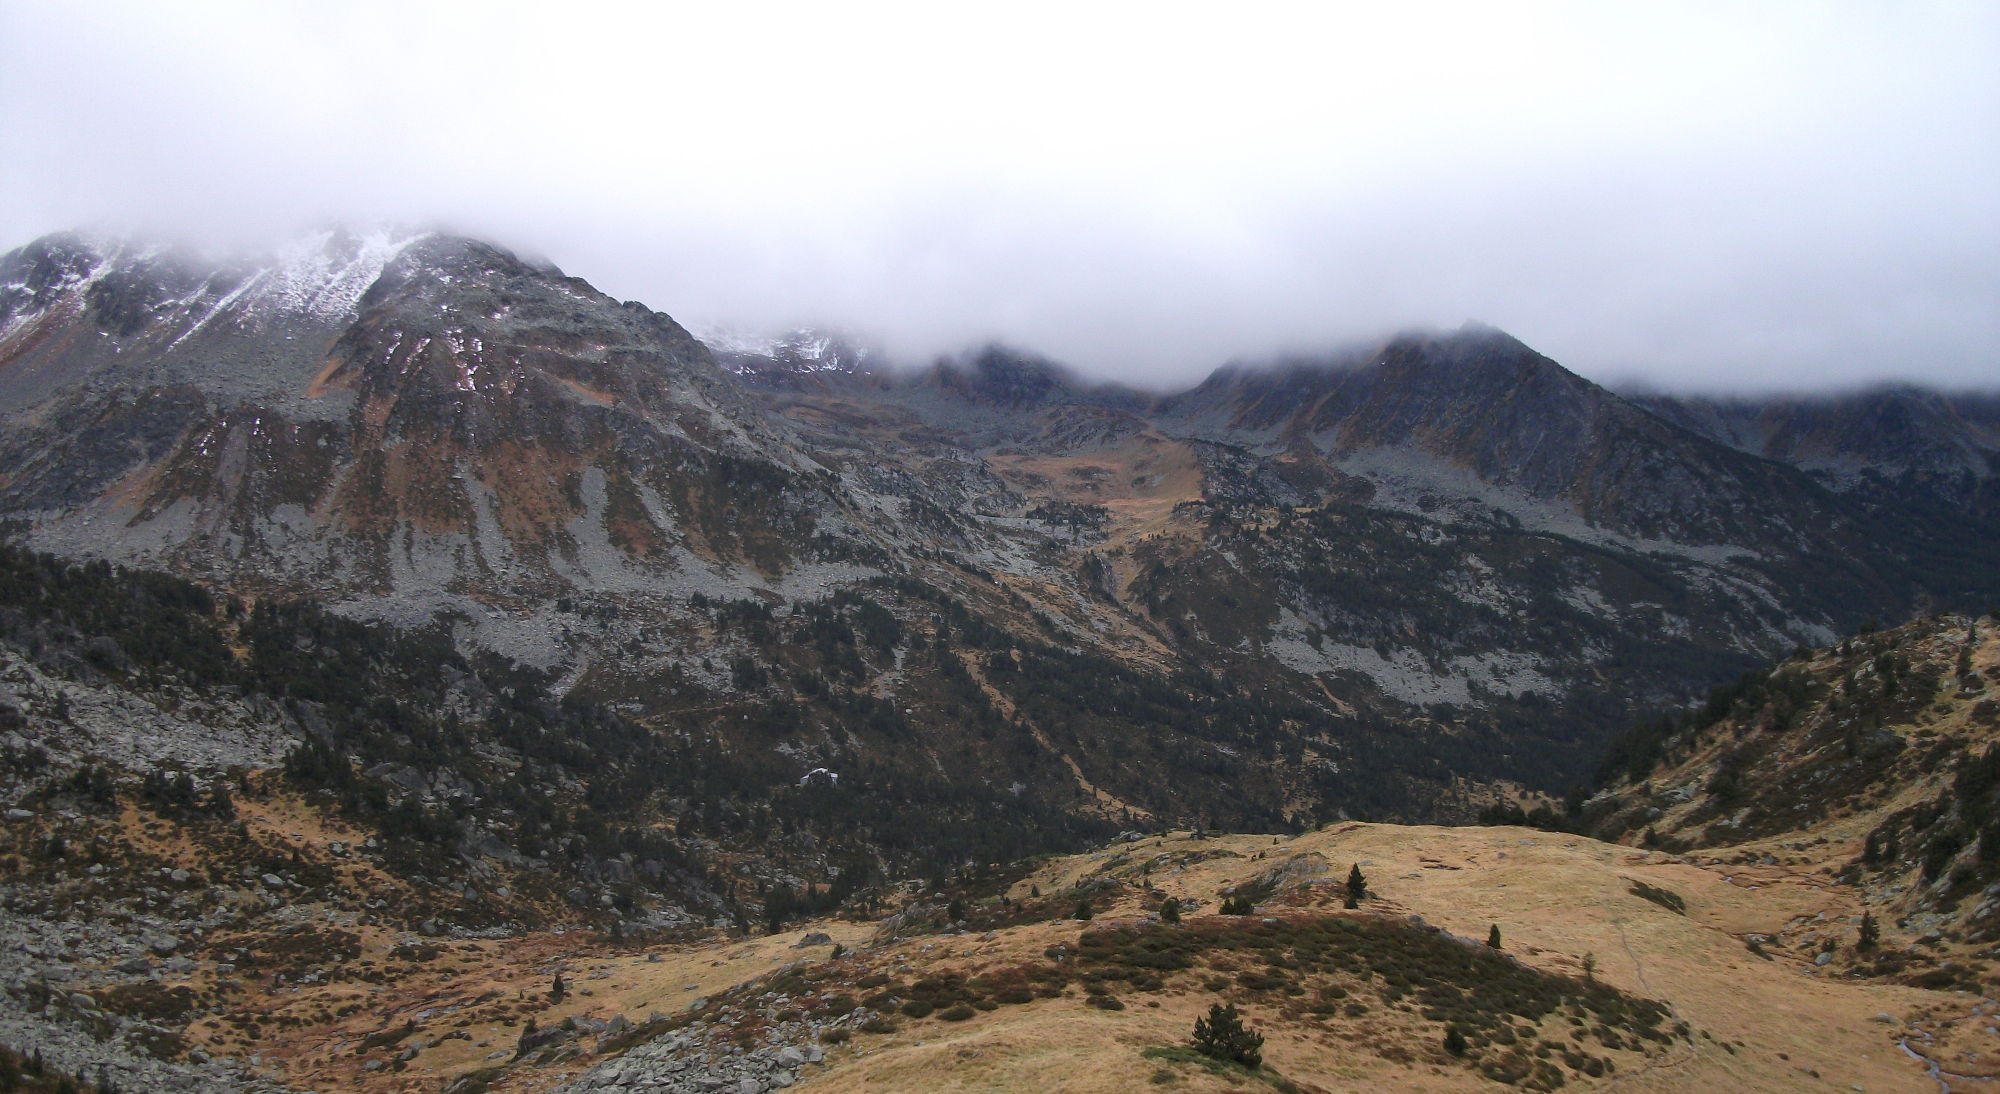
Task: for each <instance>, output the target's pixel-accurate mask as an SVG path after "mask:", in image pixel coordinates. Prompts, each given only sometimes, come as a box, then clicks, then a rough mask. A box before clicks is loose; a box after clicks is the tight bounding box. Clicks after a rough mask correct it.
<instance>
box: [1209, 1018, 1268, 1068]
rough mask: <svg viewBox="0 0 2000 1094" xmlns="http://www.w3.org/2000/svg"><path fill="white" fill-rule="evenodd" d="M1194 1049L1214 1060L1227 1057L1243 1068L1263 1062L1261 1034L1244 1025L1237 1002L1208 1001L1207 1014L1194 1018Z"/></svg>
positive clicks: (1262, 1036) (1262, 1037)
mask: <svg viewBox="0 0 2000 1094" xmlns="http://www.w3.org/2000/svg"><path fill="white" fill-rule="evenodd" d="M1192 1044H1193V1047H1194V1050H1195V1051H1196V1052H1199V1053H1201V1054H1202V1055H1203V1056H1208V1057H1212V1058H1214V1059H1217V1060H1229V1061H1233V1062H1235V1063H1239V1064H1242V1065H1243V1066H1244V1067H1257V1066H1258V1065H1260V1064H1262V1063H1263V1062H1264V1051H1263V1050H1264V1035H1263V1034H1261V1033H1253V1032H1251V1031H1250V1030H1248V1029H1245V1028H1243V1019H1242V1017H1241V1016H1240V1015H1238V1014H1237V1013H1236V1004H1234V1003H1230V1004H1228V1005H1224V1004H1221V1003H1214V1004H1211V1005H1210V1006H1209V1008H1208V1017H1206V1018H1197V1019H1195V1020H1194V1040H1193V1042H1192Z"/></svg>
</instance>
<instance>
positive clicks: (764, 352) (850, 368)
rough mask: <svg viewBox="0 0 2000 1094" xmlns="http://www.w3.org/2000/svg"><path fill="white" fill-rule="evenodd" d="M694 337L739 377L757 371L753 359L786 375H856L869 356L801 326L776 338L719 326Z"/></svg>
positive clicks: (849, 344)
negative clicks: (781, 369)
mask: <svg viewBox="0 0 2000 1094" xmlns="http://www.w3.org/2000/svg"><path fill="white" fill-rule="evenodd" d="M694 335H695V337H696V338H697V339H699V340H700V341H701V343H702V344H703V345H706V346H707V347H708V349H709V352H710V353H712V354H714V355H715V356H716V357H717V358H718V361H719V363H720V364H721V365H722V367H723V368H725V369H728V370H729V371H730V372H733V373H736V374H737V375H739V376H742V375H748V374H750V373H754V372H758V371H760V370H761V369H762V368H763V367H764V366H762V365H760V364H759V363H758V361H757V360H756V359H763V360H767V361H772V362H776V363H778V364H780V365H782V366H784V368H785V370H786V371H790V372H856V371H859V370H860V369H861V367H862V366H863V365H865V364H866V363H867V361H868V359H869V357H870V354H869V352H868V351H867V350H866V349H863V348H862V347H860V346H857V345H855V344H854V343H853V342H851V341H849V340H847V339H845V338H842V337H840V336H839V335H835V334H828V333H826V332H824V331H817V330H812V329H809V328H803V327H802V328H799V329H797V330H793V331H788V332H786V333H784V334H780V335H776V336H773V335H767V334H749V333H746V332H744V331H740V330H732V329H729V328H721V327H716V328H707V329H704V330H699V331H696V332H694Z"/></svg>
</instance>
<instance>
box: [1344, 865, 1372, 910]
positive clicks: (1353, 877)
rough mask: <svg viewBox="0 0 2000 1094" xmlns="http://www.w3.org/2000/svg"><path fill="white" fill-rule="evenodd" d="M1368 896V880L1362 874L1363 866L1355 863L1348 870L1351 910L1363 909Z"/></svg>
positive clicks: (1348, 897)
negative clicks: (1362, 905) (1362, 904)
mask: <svg viewBox="0 0 2000 1094" xmlns="http://www.w3.org/2000/svg"><path fill="white" fill-rule="evenodd" d="M1367 896H1368V879H1367V878H1366V877H1364V876H1363V875H1362V873H1361V864H1360V863H1358V862H1357V863H1355V864H1354V865H1353V866H1351V867H1349V868H1348V870H1347V902H1346V906H1347V907H1349V908H1359V907H1361V902H1362V901H1363V900H1365V899H1366V898H1367Z"/></svg>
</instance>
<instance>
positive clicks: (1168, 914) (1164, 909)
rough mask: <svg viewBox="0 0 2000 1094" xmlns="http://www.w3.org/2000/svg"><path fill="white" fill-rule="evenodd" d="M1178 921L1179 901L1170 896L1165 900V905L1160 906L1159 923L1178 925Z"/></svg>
mask: <svg viewBox="0 0 2000 1094" xmlns="http://www.w3.org/2000/svg"><path fill="white" fill-rule="evenodd" d="M1180 921H1181V899H1180V898H1179V897H1176V896H1170V897H1168V898H1167V900H1166V903H1164V904H1162V905H1160V922H1162V923H1179V922H1180Z"/></svg>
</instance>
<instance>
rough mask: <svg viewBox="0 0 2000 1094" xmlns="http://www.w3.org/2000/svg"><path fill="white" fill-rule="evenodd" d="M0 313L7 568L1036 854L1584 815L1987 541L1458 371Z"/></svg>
mask: <svg viewBox="0 0 2000 1094" xmlns="http://www.w3.org/2000/svg"><path fill="white" fill-rule="evenodd" d="M0 286H4V287H0V331H4V333H0V407H5V408H6V410H5V413H6V417H5V420H4V425H0V455H4V462H0V468H4V470H0V507H4V510H5V513H6V515H7V516H8V517H10V518H11V519H12V520H14V521H15V522H16V523H17V526H18V527H19V528H20V529H21V530H22V532H23V534H24V536H25V538H26V541H27V543H28V544H29V545H31V546H33V547H36V548H39V549H43V550H50V551H55V552H57V553H59V554H62V555H66V556H69V557H83V558H101V559H106V560H110V561H114V562H117V563H120V564H123V565H128V566H136V567H141V568H148V569H162V570H168V571H172V572H175V573H179V574H182V575H185V576H187V577H190V578H194V579H197V580H198V581H200V582H202V583H204V584H205V585H207V586H208V587H210V588H212V589H215V590H217V591H219V592H222V593H224V594H226V595H232V596H238V597H244V598H251V599H263V598H277V599H290V598H304V599H307V600H310V601H315V602H318V603H322V604H325V605H328V606H330V607H331V608H333V609H334V610H335V611H337V612H338V613H340V614H342V615H344V616H346V617H349V618H354V619H359V620H365V621H381V622H386V623H389V624H393V625H394V626H397V627H401V628H405V629H412V630H417V631H431V630H441V631H442V632H444V633H448V634H449V635H450V636H451V640H452V642H453V644H454V646H455V648H456V649H458V650H459V651H460V652H461V653H462V654H464V655H466V656H472V655H476V654H481V653H492V654H497V655H500V656H502V657H504V658H506V659H508V660H511V661H515V662H519V663H521V664H523V665H526V666H528V667H531V668H533V669H534V670H536V671H538V672H543V673H546V674H548V675H549V677H550V679H551V681H552V684H551V686H552V688H553V690H554V693H555V694H557V695H561V696H575V697H576V698H578V699H579V700H587V701H590V702H595V703H602V704H607V705H608V706H609V707H610V708H612V709H615V710H617V711H619V712H621V713H622V714H623V715H624V716H627V717H630V718H632V719H635V720H636V721H637V722H638V724H641V725H644V726H647V727H650V728H651V729H652V730H653V731H655V732H666V733H694V734H701V735H711V734H712V735H715V739H716V740H717V741H718V742H721V746H723V747H728V748H732V749H740V750H746V751H748V752H752V753H756V754H759V755H764V756H772V757H782V758H783V763H784V765H786V766H788V767H795V768H796V769H797V771H796V774H794V775H792V776H789V777H788V780H789V779H790V778H796V777H797V776H798V775H803V774H804V773H805V772H807V771H810V770H813V769H816V768H826V769H828V770H833V771H840V770H846V771H849V772H855V771H861V770H869V771H873V772H874V773H875V774H874V775H873V776H871V779H870V780H867V781H865V782H857V781H855V779H854V777H853V776H850V781H849V782H848V783H846V784H845V785H847V786H849V787H854V788H857V789H856V790H855V792H856V793H857V794H863V795H864V796H865V795H878V797H876V798H874V799H873V800H876V801H878V802H879V803H883V804H884V805H885V807H886V803H888V802H891V801H908V800H911V798H912V795H915V796H916V797H922V798H927V799H928V798H934V799H935V800H938V801H956V802H959V803H962V808H963V809H964V810H966V811H968V812H967V813H966V815H967V816H968V817H969V816H972V815H975V814H977V813H978V812H979V811H981V810H984V811H987V812H989V813H991V814H992V815H995V816H1007V817H1011V818H1013V819H1011V820H1009V821H1007V822H1006V823H1004V824H1001V825H999V826H998V827H997V828H994V829H992V830H993V831H995V832H1000V831H1008V832H1015V833H1017V834H1018V835H1019V836H1020V838H1021V839H1023V840H1025V841H1027V843H1032V842H1033V841H1034V840H1035V839H1038V838H1043V837H1038V836H1036V835H1034V834H1033V833H1034V832H1036V831H1038V830H1044V829H1047V825H1046V824H1045V823H1044V822H1043V821H1042V820H1031V818H1046V817H1047V816H1051V815H1055V814H1061V815H1065V816H1069V817H1072V818H1074V819H1076V821H1077V823H1079V824H1081V825H1083V826H1084V827H1085V828H1089V827H1091V826H1123V825H1135V824H1147V823H1167V822H1170V821H1173V820H1183V821H1206V822H1208V823H1216V824H1226V825H1231V826H1244V825H1256V826H1271V825H1275V824H1281V823H1303V822H1306V821H1309V820H1312V819H1316V818H1323V817H1327V816H1337V815H1341V814H1343V813H1345V814H1348V815H1354V814H1363V815H1371V816H1398V817H1410V818H1447V817H1464V816H1469V815H1471V814H1472V813H1473V812H1474V811H1476V809H1477V808H1478V807H1479V806H1480V805H1481V804H1482V803H1483V802H1485V801H1487V800H1490V799H1491V798H1492V797H1493V796H1494V795H1504V794H1507V793H1510V792H1511V789H1512V788H1514V787H1519V786H1527V787H1534V788H1539V789H1543V790H1551V791H1559V790H1561V789H1563V788H1565V787H1566V786H1568V785H1569V784H1571V783H1573V782H1575V781H1577V780H1580V779H1582V778H1584V777H1586V776H1587V775H1588V773H1589V770H1590V768H1591V765H1592V763H1593V759H1594V755H1595V752H1596V751H1597V750H1598V749H1600V748H1601V747H1602V745H1603V742H1604V740H1605V736H1606V732H1607V731H1606V727H1607V726H1610V725H1615V724H1619V723H1622V722H1623V721H1625V720H1627V719H1629V717H1630V716H1631V715H1632V714H1633V713H1634V712H1636V711H1638V710H1642V709H1647V708H1650V707H1653V706H1657V705H1660V704H1663V703H1668V702H1672V701H1675V700H1677V699H1678V698H1679V697H1681V696H1684V695H1687V694H1690V693H1693V692H1698V691H1700V690H1701V689H1703V688H1706V687H1708V686H1710V685H1712V684H1713V683H1714V682H1715V681H1717V680H1720V679H1725V678H1728V677H1730V676H1733V675H1734V674H1736V673H1738V672H1741V671H1743V670H1744V669H1747V668H1749V667H1751V666H1754V665H1755V664H1757V663H1759V662H1761V661H1762V660H1763V659H1764V658H1766V657H1768V656H1770V655H1772V654H1774V653H1777V652H1779V651H1782V650H1785V649H1789V648H1791V647H1793V646H1795V645H1797V644H1799V643H1801V642H1815V641H1824V640H1826V639H1828V638H1830V637H1831V636H1832V635H1834V634H1837V633H1841V632H1843V631H1846V630H1851V629H1852V628H1853V627H1855V626H1857V625H1858V624H1859V623H1860V622H1861V621H1863V620H1864V619H1867V618H1869V617H1871V616H1873V617H1890V618H1894V617H1899V616H1901V615H1903V614H1905V613H1907V612H1908V611H1910V610H1911V609H1912V608H1914V607H1917V606H1919V605H1923V606H1932V605H1939V604H1945V605H1960V606H1971V605H1973V604H1977V603H1979V602H1981V601H1983V600H1985V599H1987V598H1989V597H1991V596H1992V595H1993V594H1994V593H1995V592H1996V588H1995V587H1996V585H2000V576H1996V575H2000V567H1995V566H1993V565H1992V564H1991V563H1992V562H1993V560H1994V550H1993V547H1992V542H1993V540H1991V539H1990V538H1986V536H1985V532H1986V530H1987V529H1986V526H1985V525H1984V524H1983V523H1981V520H1980V518H1979V517H1978V516H1977V514H1970V515H1966V514H1961V515H1958V516H1954V515H1953V514H1952V513H1951V512H1950V511H1948V510H1944V509H1940V508H1937V507H1931V508H1923V507H1922V506H1921V505H1919V504H1917V503H1916V502H1914V501H1907V500H1898V499H1897V498H1895V497H1894V496H1890V495H1882V494H1863V493H1857V492H1855V491H1853V490H1849V489H1845V488H1844V487H1843V485H1842V484H1841V483H1840V482H1835V481H1832V480H1829V479H1827V478H1825V477H1824V476H1822V475H1820V474H1819V473H1818V471H1817V470H1816V466H1813V465H1809V464H1808V463H1807V462H1803V461H1798V462H1786V459H1779V458H1774V457H1773V456H1772V455H1771V454H1768V453H1765V452H1762V451H1757V452H1752V451H1746V450H1745V449H1744V448H1743V447H1742V446H1741V445H1740V444H1737V443H1725V438H1722V437H1721V436H1720V435H1712V431H1704V430H1703V429H1698V428H1689V425H1690V424H1699V423H1693V422H1691V420H1684V419H1687V415H1685V414H1679V415H1678V416H1677V415H1676V414H1675V413H1669V410H1670V409H1671V408H1662V407H1657V406H1656V407H1649V406H1647V405H1644V404H1642V403H1639V402H1634V401H1632V400H1628V399H1624V398H1621V397H1619V396H1617V395H1616V394H1614V393H1612V392H1609V391H1607V390H1605V389H1603V388H1601V387H1599V386H1597V385H1594V384H1591V383H1589V382H1588V381H1586V380H1584V379H1582V378H1580V377H1578V376H1576V375H1574V374H1573V373H1570V372H1568V371H1567V370H1565V369H1563V368H1562V367H1561V366H1560V365H1558V364H1557V363H1555V362H1553V361H1551V360H1549V359H1548V358H1546V357H1544V356H1542V355H1540V354H1537V353H1535V352H1534V351H1533V350H1531V349H1530V348H1528V347H1526V346H1524V345H1522V344H1521V343H1520V342H1518V341H1516V340H1515V339H1513V338H1511V337H1509V336H1507V335H1505V334H1503V333H1501V332H1498V331H1495V330H1491V329H1489V328H1481V327H1476V326H1474V327H1467V328H1465V329H1462V330H1459V331H1456V332H1433V333H1414V334H1406V335H1400V336H1397V337H1394V338H1391V339H1388V340H1386V341H1384V342H1383V343H1381V344H1379V345H1376V346H1371V347H1361V348H1357V349H1354V350H1351V351H1348V352H1344V353H1339V354H1332V355H1327V356H1324V357H1319V358H1291V359H1286V360H1281V361H1273V362H1268V363H1250V364H1238V365H1234V366H1230V367H1228V368H1225V369H1223V370H1220V371H1218V372H1217V373H1216V374H1215V375H1213V376H1211V377H1210V378H1209V379H1208V380H1207V381H1205V382H1204V383H1202V384H1201V385H1199V386H1197V387H1196V388H1194V389H1192V390H1190V391H1186V392H1181V393H1177V394H1170V395H1151V394H1147V393H1141V392H1135V391H1131V390H1128V389H1122V388H1117V387H1111V386H1102V385H1093V384H1090V383H1088V382H1086V381H1084V380H1082V379H1080V378H1079V377H1077V376H1076V375H1075V374H1074V373H1072V372H1070V371H1069V370H1067V369H1065V368H1064V367H1062V366H1061V365H1059V364H1057V363H1055V362H1051V361H1047V360H1045V359H1042V358H1039V357H1037V356H1035V355H1033V354H1030V353H1025V352H1021V351H1018V350H1013V349H1008V348H1005V347H1001V346H989V347H985V348H982V349H979V350H976V351H972V352H969V353H967V354H963V355H960V356H957V357H952V358H947V359H944V360H941V361H938V362H934V363H932V364H930V365H929V366H927V367H922V368H914V369H904V368H898V367H895V366H894V365H893V364H891V363H887V362H883V361H881V360H879V359H878V358H877V357H875V356H873V355H871V354H869V353H866V352H864V351H862V350H860V349H858V348H856V347H854V346H853V345H852V344H850V343H846V342H844V341H842V340H840V339H835V338H831V337H827V336H822V335H817V334H813V333H811V332H795V333H793V334H791V335H787V336H785V337H782V338H779V339H774V340H765V341H756V340H746V339H740V338H739V339H735V340H733V341H730V342H729V343H728V344H726V345H722V346H720V347H719V348H717V349H714V350H712V349H711V348H710V347H707V346H704V345H703V344H702V343H701V342H699V341H697V340H696V339H695V338H693V337H692V336H691V335H689V334H688V332H687V331H686V330H685V329H683V328H682V327H681V326H680V325H679V324H677V323H675V322H674V321H673V320H672V319H670V318H668V317H667V316H664V315H661V314H659V313H657V312H654V311H652V310H650V309H648V308H646V307H644V306H642V305H639V304H633V303H621V302H618V301H615V300H612V299H611V298H609V297H606V296H604V295H603V294H601V293H598V292H596V291H595V290H594V289H592V288H590V286H589V285H588V284H586V283H585V282H583V281H580V280H578V279H575V278H572V277H568V276H566V275H564V274H563V273H562V272H561V271H559V270H556V269H554V268H552V267H549V266H547V265H546V264H543V263H536V262H529V261H524V260H522V259H520V258H518V257H516V256H514V255H512V254H510V253H508V252H507V251H505V250H503V249H501V248H498V247H494V246H491V245H489V244H485V243H481V242H478V241H474V240H469V239H462V238H455V237H450V236H445V235H439V234H425V233H378V234H374V235H357V234H354V233H343V232H330V233H325V234H322V235H320V236H317V237H314V238H312V239H308V240H304V241H301V242H299V243H297V244H295V245H293V246H291V247H289V248H288V249H286V250H284V251H283V252H282V253H277V254H273V255H270V256H266V257H263V258H257V259H244V260H231V261H226V262H223V261H216V260H212V259H205V258H203V257H201V256H198V255H194V254H190V253H185V252H178V251H173V250H163V249H149V248H145V247H141V246H138V245H135V244H129V243H118V242H104V241H95V242H93V241H91V240H87V239H84V238H81V237H77V236H60V237H51V238H50V239H47V240H43V241H39V242H37V243H35V244H32V245H30V246H29V247H27V248H23V249H22V250H20V251H17V252H15V253H13V254H11V255H9V256H7V257H6V258H5V259H4V260H0ZM1965 405H1967V406H1971V405H1972V404H1970V403H1966V404H1965ZM1969 413H1970V412H1969V411H1966V412H1960V415H1959V418H1960V419H1961V420H1967V421H1970V420H1972V418H1976V415H1972V417H1971V418H1968V416H1967V415H1968V414H1969ZM1930 420H1931V419H1922V421H1925V422H1928V421H1930ZM1913 428H1915V427H1913ZM1916 431H1917V433H1919V434H1922V433H1923V428H1916ZM1732 436H1733V435H1732ZM1844 436H1846V434H1838V433H1834V434H1829V438H1830V439H1829V440H1828V441H1827V442H1826V443H1827V444H1838V443H1847V442H1845V441H1841V439H1840V438H1841V437H1844ZM1972 436H1974V433H1968V432H1964V431H1961V432H1960V433H1949V434H1944V435H1940V436H1939V437H1938V439H1937V443H1938V444H1939V445H1942V446H1944V447H1946V448H1951V446H1954V445H1956V446H1959V448H1963V446H1964V445H1965V444H1968V443H1972V442H1971V441H1968V440H1967V439H1966V438H1967V437H1972ZM1953 450H1954V451H1956V450H1958V449H1953ZM1787 452H1788V453H1789V455H1788V456H1787V459H1789V458H1790V456H1792V455H1796V454H1797V453H1796V451H1795V450H1787ZM1857 458H1860V457H1858V456H1857ZM891 788H893V790H892V789H891ZM767 804H768V803H767V802H766V801H765V796H764V793H763V792H762V791H758V792H753V793H750V794H749V796H748V797H746V798H744V799H743V800H742V801H741V802H740V803H739V805H740V808H741V809H743V810H748V811H752V812H754V811H755V810H756V809H757V808H761V807H765V806H767ZM1006 838H1008V839H1012V838H1014V837H1013V836H1009V837H1006ZM1062 838H1070V837H1067V836H1065V837H1062ZM1027 843H1023V844H1022V845H1021V846H1022V847H1026V846H1027ZM908 850H909V851H910V853H912V854H914V855H916V856H917V858H916V859H915V860H912V861H922V860H927V859H928V858H929V856H933V855H946V854H949V852H948V850H947V848H946V847H945V846H944V845H943V844H932V845H928V846H927V847H925V848H923V849H915V848H911V849H908Z"/></svg>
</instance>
